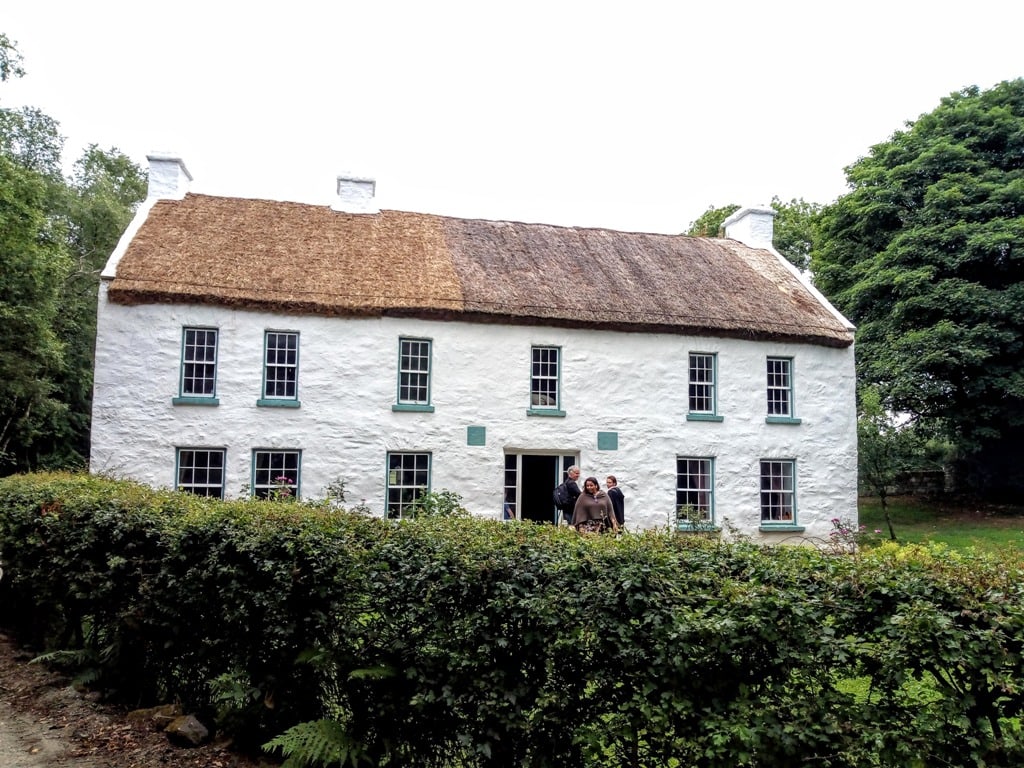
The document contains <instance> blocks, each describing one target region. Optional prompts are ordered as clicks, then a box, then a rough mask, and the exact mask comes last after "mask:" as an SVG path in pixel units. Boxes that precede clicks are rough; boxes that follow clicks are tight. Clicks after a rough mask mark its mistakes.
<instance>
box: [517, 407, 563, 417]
mask: <svg viewBox="0 0 1024 768" xmlns="http://www.w3.org/2000/svg"><path fill="white" fill-rule="evenodd" d="M526 415H527V416H560V417H564V416H565V411H560V410H558V409H556V408H546V409H543V410H541V409H538V408H528V409H527V410H526Z"/></svg>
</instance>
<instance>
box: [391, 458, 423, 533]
mask: <svg viewBox="0 0 1024 768" xmlns="http://www.w3.org/2000/svg"><path fill="white" fill-rule="evenodd" d="M429 490H430V454H429V453H389V454H388V503H387V508H388V517H389V518H394V519H400V518H402V517H406V516H407V515H408V514H409V512H410V510H411V509H412V508H413V507H414V506H415V504H416V500H417V499H419V497H420V496H422V495H423V494H424V493H426V492H427V491H429Z"/></svg>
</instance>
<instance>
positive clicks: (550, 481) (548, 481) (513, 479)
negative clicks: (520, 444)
mask: <svg viewBox="0 0 1024 768" xmlns="http://www.w3.org/2000/svg"><path fill="white" fill-rule="evenodd" d="M575 462H576V457H575V456H574V455H559V454H541V453H537V454H533V453H522V454H506V456H505V498H506V500H507V499H509V498H514V499H516V500H517V502H518V503H517V504H516V505H515V517H517V518H518V519H519V520H530V521H532V522H535V523H554V522H555V504H554V502H553V501H552V500H551V494H552V492H553V491H554V490H555V486H556V485H558V484H559V483H560V482H562V480H564V479H565V470H566V469H568V468H569V467H570V466H572V465H573V464H574V463H575Z"/></svg>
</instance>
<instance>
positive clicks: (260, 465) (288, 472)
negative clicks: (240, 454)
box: [252, 450, 301, 499]
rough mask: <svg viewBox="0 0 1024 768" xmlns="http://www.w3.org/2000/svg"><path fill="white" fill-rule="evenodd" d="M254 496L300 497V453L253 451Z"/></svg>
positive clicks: (263, 497)
mask: <svg viewBox="0 0 1024 768" xmlns="http://www.w3.org/2000/svg"><path fill="white" fill-rule="evenodd" d="M252 453H253V488H252V492H253V496H256V497H257V498H260V499H266V498H270V497H271V496H273V495H276V496H293V497H296V498H297V497H298V495H299V466H300V461H299V460H300V456H301V452H300V451H270V450H266V451H253V452H252Z"/></svg>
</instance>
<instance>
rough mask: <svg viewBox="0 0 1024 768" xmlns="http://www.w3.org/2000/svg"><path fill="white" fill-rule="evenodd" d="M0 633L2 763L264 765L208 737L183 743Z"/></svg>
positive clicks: (116, 767)
mask: <svg viewBox="0 0 1024 768" xmlns="http://www.w3.org/2000/svg"><path fill="white" fill-rule="evenodd" d="M30 659H31V655H30V654H28V653H25V652H23V651H21V650H19V649H18V648H17V647H16V646H15V645H14V644H13V643H12V642H11V640H10V639H9V638H8V637H7V636H5V635H4V634H2V633H0V768H72V767H73V768H269V766H271V765H274V763H272V762H269V761H261V760H250V759H248V758H246V757H243V756H240V755H236V754H234V753H232V752H230V751H229V750H228V748H227V745H226V744H224V743H217V742H213V743H210V744H205V745H203V746H201V747H195V748H191V749H186V748H182V747H178V746H174V745H173V744H171V743H170V742H169V741H168V740H167V737H166V736H165V735H164V734H163V733H161V732H159V731H154V730H150V729H146V728H141V727H139V726H134V725H131V724H129V723H128V722H127V720H126V718H125V713H124V711H123V710H120V709H118V708H115V707H112V706H107V705H105V704H103V703H100V702H98V701H96V700H95V697H94V696H92V695H90V694H82V693H80V692H78V691H76V690H75V689H74V688H73V687H72V686H71V685H70V684H69V681H68V680H67V679H66V678H64V677H62V676H61V675H59V674H56V673H54V672H51V671H49V670H47V669H46V668H45V667H42V666H40V665H38V664H30V663H29V661H30Z"/></svg>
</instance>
